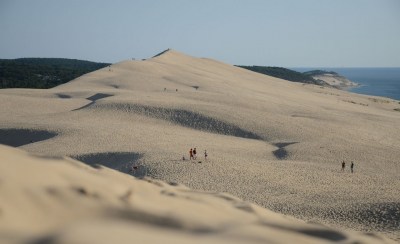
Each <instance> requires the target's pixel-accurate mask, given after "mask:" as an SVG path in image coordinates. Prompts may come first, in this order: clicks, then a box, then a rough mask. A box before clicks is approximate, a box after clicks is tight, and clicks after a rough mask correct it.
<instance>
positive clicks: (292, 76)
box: [237, 65, 326, 85]
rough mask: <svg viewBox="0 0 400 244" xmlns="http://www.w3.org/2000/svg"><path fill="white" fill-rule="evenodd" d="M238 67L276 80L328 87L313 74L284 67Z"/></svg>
mask: <svg viewBox="0 0 400 244" xmlns="http://www.w3.org/2000/svg"><path fill="white" fill-rule="evenodd" d="M237 67H241V68H244V69H248V70H251V71H254V72H257V73H261V74H264V75H269V76H273V77H276V78H280V79H284V80H288V81H293V82H301V83H308V84H316V85H326V83H325V82H324V81H322V80H316V79H314V78H313V77H312V75H315V74H313V73H312V72H305V73H301V72H297V71H294V70H291V69H286V68H282V67H268V66H243V65H237Z"/></svg>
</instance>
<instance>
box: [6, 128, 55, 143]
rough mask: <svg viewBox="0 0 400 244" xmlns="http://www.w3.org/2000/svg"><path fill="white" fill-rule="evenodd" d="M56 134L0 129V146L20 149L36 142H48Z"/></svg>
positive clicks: (45, 131)
mask: <svg viewBox="0 0 400 244" xmlns="http://www.w3.org/2000/svg"><path fill="white" fill-rule="evenodd" d="M55 136H57V133H55V132H51V131H47V130H32V129H0V144H5V145H8V146H12V147H20V146H23V145H27V144H30V143H35V142H38V141H44V140H48V139H50V138H53V137H55Z"/></svg>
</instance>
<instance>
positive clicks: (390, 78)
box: [290, 67, 400, 100]
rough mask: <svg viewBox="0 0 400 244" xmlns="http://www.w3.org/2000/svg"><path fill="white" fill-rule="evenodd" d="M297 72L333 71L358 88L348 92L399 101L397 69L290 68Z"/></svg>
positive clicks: (399, 90)
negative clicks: (356, 84)
mask: <svg viewBox="0 0 400 244" xmlns="http://www.w3.org/2000/svg"><path fill="white" fill-rule="evenodd" d="M290 69H292V70H295V71H298V72H305V71H310V70H316V69H319V70H326V71H334V72H336V73H338V74H339V75H342V76H344V77H346V78H347V79H349V80H351V81H354V82H356V83H358V84H360V86H358V87H355V88H351V89H349V91H350V92H354V93H360V94H366V95H373V96H381V97H388V98H392V99H396V100H400V67H399V68H326V67H325V68H290Z"/></svg>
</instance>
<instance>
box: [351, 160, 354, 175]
mask: <svg viewBox="0 0 400 244" xmlns="http://www.w3.org/2000/svg"><path fill="white" fill-rule="evenodd" d="M353 168H354V163H353V161H351V164H350V169H351V173H353Z"/></svg>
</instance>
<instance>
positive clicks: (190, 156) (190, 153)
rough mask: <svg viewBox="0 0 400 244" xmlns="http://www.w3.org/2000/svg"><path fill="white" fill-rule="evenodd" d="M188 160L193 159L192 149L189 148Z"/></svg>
mask: <svg viewBox="0 0 400 244" xmlns="http://www.w3.org/2000/svg"><path fill="white" fill-rule="evenodd" d="M189 159H190V160H192V159H194V158H193V149H192V148H190V151H189Z"/></svg>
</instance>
